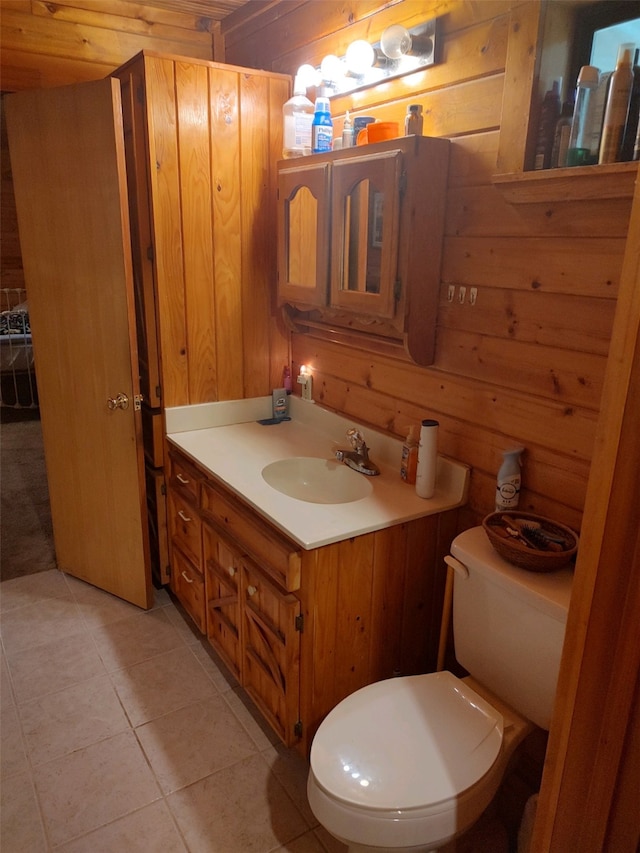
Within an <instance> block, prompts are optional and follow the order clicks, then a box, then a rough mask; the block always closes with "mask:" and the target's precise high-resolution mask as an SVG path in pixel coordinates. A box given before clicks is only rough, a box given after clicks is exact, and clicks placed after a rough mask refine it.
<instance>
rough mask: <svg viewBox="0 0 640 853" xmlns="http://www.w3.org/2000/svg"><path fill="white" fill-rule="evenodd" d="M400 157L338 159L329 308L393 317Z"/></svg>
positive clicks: (388, 153) (387, 154) (389, 154)
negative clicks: (330, 306)
mask: <svg viewBox="0 0 640 853" xmlns="http://www.w3.org/2000/svg"><path fill="white" fill-rule="evenodd" d="M401 172H402V153H401V152H400V151H396V150H394V151H386V152H384V153H381V154H377V155H371V154H368V155H367V156H363V157H357V158H350V159H345V160H336V161H335V162H334V164H333V171H332V188H331V193H332V200H331V222H332V226H331V305H332V306H334V307H336V308H347V309H349V310H352V311H357V312H359V313H363V314H370V315H375V316H376V317H384V318H388V319H390V318H392V317H394V315H395V314H396V301H397V298H398V294H397V292H396V280H397V266H398V230H399V215H400V179H401Z"/></svg>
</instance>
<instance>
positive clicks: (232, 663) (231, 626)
mask: <svg viewBox="0 0 640 853" xmlns="http://www.w3.org/2000/svg"><path fill="white" fill-rule="evenodd" d="M202 540H203V541H202V545H203V556H204V565H205V577H206V581H205V582H206V597H207V637H208V639H209V642H210V643H211V645H212V646H213V648H214V649H215V650H216V651H217V652H218V654H219V655H220V657H221V658H222V659H223V660H224V662H225V663H226V664H227V666H228V667H229V669H230V670H231V672H233V674H234V675H235V677H236V678H237V679H238V681H242V645H241V630H242V621H241V617H240V565H241V564H240V556H241V555H240V554H239V552H238V549H237V548H234V546H233V545H231V544H230V543H228V542H227V541H226V540H225V539H223V537H222V536H220V535H219V534H218V533H216V531H215V530H213V529H212V528H211V527H209V525H207V524H205V525H203V530H202Z"/></svg>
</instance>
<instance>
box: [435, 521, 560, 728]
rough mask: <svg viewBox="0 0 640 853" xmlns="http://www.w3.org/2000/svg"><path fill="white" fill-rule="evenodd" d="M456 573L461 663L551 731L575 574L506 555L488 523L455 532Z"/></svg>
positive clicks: (457, 642)
mask: <svg viewBox="0 0 640 853" xmlns="http://www.w3.org/2000/svg"><path fill="white" fill-rule="evenodd" d="M451 553H452V554H453V556H454V557H455V558H456V559H457V560H459V561H460V562H461V563H462V564H463V565H464V566H465V567H466V569H467V570H468V576H467V577H464V576H463V575H462V574H461V573H459V572H455V574H454V587H453V635H454V641H455V652H456V659H457V661H458V662H459V663H460V664H461V665H462V666H463V667H464V668H465V669H466V670H467V671H468V672H469V674H470V675H472V676H473V677H474V678H476V679H477V680H478V681H479V682H480V683H481V684H483V685H484V686H485V687H486V688H487V689H488V690H490V691H491V692H492V693H495V694H496V695H497V696H498V697H499V698H500V699H503V700H504V701H505V702H506V703H507V704H508V705H510V706H511V707H512V708H514V709H515V710H516V711H518V712H519V713H520V714H522V715H523V716H525V717H526V718H527V719H528V720H531V722H533V723H535V724H536V725H538V726H540V727H541V728H543V729H547V730H548V729H549V725H550V722H551V713H552V711H553V702H554V698H555V692H556V684H557V681H558V670H559V667H560V656H561V654H562V644H563V642H564V632H565V625H566V621H567V612H568V609H569V599H570V597H571V583H572V579H573V571H572V569H571V568H567V567H565V568H563V569H560V570H558V571H555V572H545V573H540V572H529V571H526V570H525V569H521V568H518V567H517V566H514V565H512V564H511V563H508V562H506V560H503V559H502V557H500V555H499V554H498V553H497V552H496V551H495V550H494V549H493V547H492V545H491V543H490V542H489V539H488V538H487V535H486V533H485V532H484V530H483V529H482V527H474V528H472V529H471V530H465V531H464V533H461V534H460V535H459V536H457V537H456V538H455V539H454V541H453V543H452V545H451Z"/></svg>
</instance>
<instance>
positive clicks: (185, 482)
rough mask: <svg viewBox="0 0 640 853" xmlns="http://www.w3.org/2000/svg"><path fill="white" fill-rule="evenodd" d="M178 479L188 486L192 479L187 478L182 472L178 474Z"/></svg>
mask: <svg viewBox="0 0 640 853" xmlns="http://www.w3.org/2000/svg"><path fill="white" fill-rule="evenodd" d="M176 480H178V482H180V483H182V485H183V486H188V485H189V483H190V480H187V478H186V477H183V476H182V474H180V473H178V474H176Z"/></svg>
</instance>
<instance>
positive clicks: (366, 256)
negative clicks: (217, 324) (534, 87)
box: [278, 136, 450, 364]
mask: <svg viewBox="0 0 640 853" xmlns="http://www.w3.org/2000/svg"><path fill="white" fill-rule="evenodd" d="M449 149H450V143H449V141H448V140H446V139H431V138H428V137H422V136H408V137H403V138H400V139H392V140H388V141H386V142H381V143H376V144H372V145H367V146H360V147H356V148H351V149H347V150H340V151H334V152H331V153H330V154H326V155H319V154H317V155H312V156H311V157H305V158H300V159H296V160H283V161H281V162H280V163H279V166H278V301H279V303H280V304H281V305H283V306H284V308H285V312H286V315H287V317H288V319H289V320H290V321H291V322H292V324H293V326H294V328H300V327H305V326H310V325H312V326H314V327H315V328H323V327H324V328H329V327H330V328H338V329H343V330H345V331H348V332H349V333H350V334H356V335H360V334H361V335H368V336H370V337H371V336H376V337H378V338H381V339H388V340H391V341H396V342H397V341H400V342H402V343H404V346H405V349H406V351H407V352H408V354H409V355H410V357H411V358H412V359H413V360H414V361H415V362H417V363H419V364H430V363H432V361H433V355H434V346H435V328H436V319H437V305H438V292H439V287H440V260H441V255H442V237H443V231H444V214H445V197H446V187H447V172H448V163H449Z"/></svg>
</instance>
